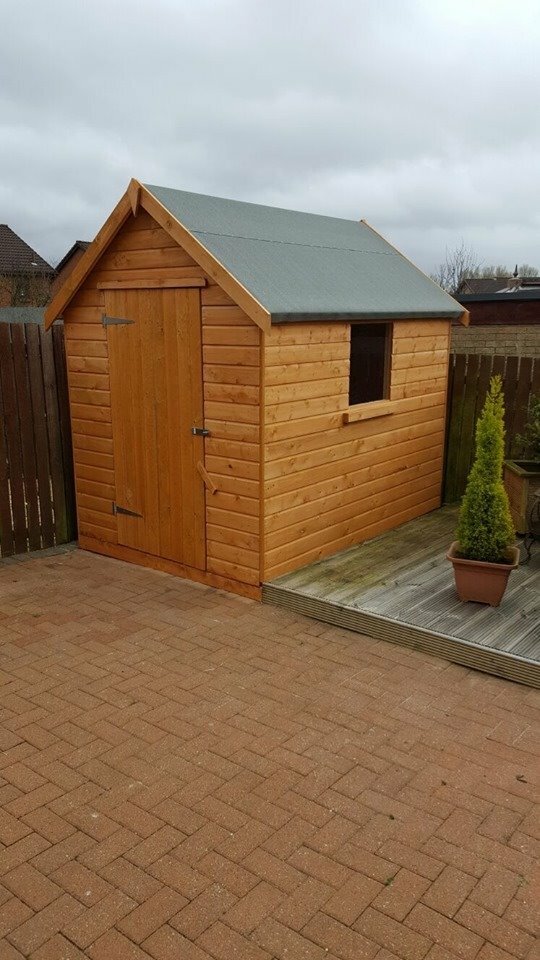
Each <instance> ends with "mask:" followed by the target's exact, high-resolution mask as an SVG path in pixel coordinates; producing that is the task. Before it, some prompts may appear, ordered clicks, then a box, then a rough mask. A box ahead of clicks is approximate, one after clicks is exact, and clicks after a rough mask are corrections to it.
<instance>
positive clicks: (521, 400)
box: [506, 357, 533, 456]
mask: <svg viewBox="0 0 540 960" xmlns="http://www.w3.org/2000/svg"><path fill="white" fill-rule="evenodd" d="M532 366H533V362H532V358H531V357H522V358H521V360H520V363H519V377H518V383H517V390H516V399H515V405H514V416H513V419H512V422H511V423H510V422H507V424H506V431H507V452H508V454H509V456H513V455H514V454H515V453H517V451H516V450H515V449H514V444H513V442H512V441H513V438H515V437H516V436H517V435H518V434H520V433H523V428H524V427H525V422H526V420H527V406H528V403H529V396H530V393H531V385H532Z"/></svg>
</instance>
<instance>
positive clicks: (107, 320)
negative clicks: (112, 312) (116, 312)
mask: <svg viewBox="0 0 540 960" xmlns="http://www.w3.org/2000/svg"><path fill="white" fill-rule="evenodd" d="M101 322H102V324H103V326H104V327H113V326H118V325H119V324H121V323H135V321H134V320H128V319H127V318H126V317H108V316H107V314H106V313H104V314H103V316H102V317H101Z"/></svg>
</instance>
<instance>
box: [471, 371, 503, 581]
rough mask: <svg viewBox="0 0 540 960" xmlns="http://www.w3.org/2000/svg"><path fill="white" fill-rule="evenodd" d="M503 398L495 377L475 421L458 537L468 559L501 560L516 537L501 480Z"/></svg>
mask: <svg viewBox="0 0 540 960" xmlns="http://www.w3.org/2000/svg"><path fill="white" fill-rule="evenodd" d="M503 460H504V397H503V393H502V381H501V378H500V376H496V377H493V378H492V379H491V382H490V386H489V392H488V395H487V397H486V402H485V404H484V409H483V410H482V413H481V414H480V417H479V418H478V422H477V424H476V455H475V460H474V463H473V466H472V468H471V472H470V473H469V479H468V481H467V488H466V490H465V495H464V497H463V501H462V504H461V511H460V515H459V524H458V530H457V536H458V541H459V552H460V555H461V556H463V557H465V558H466V559H467V560H482V561H485V562H490V563H500V562H502V561H504V560H505V558H506V551H507V549H508V547H509V546H510V545H511V544H512V542H513V541H514V538H515V531H514V529H513V526H512V519H511V516H510V506H509V503H508V496H507V493H506V490H505V489H504V486H503V482H502V469H503Z"/></svg>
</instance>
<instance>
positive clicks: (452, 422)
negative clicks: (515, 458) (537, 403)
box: [444, 353, 540, 503]
mask: <svg viewBox="0 0 540 960" xmlns="http://www.w3.org/2000/svg"><path fill="white" fill-rule="evenodd" d="M495 374H500V375H501V377H502V379H503V387H504V400H505V409H506V416H505V421H506V455H507V456H510V455H511V453H512V447H513V444H514V439H515V436H516V434H517V433H520V432H521V431H522V430H523V427H524V424H525V419H526V414H527V405H528V402H529V398H530V396H531V394H536V395H538V396H540V360H538V359H536V360H535V359H532V358H531V357H498V356H474V355H472V354H469V355H468V356H466V355H465V354H462V353H459V354H456V355H455V356H452V357H451V358H450V376H449V381H448V408H447V427H446V458H445V480H444V501H445V503H455V502H456V501H457V500H459V499H460V498H461V497H462V496H463V493H464V492H465V486H466V483H467V476H468V474H469V470H470V468H471V466H472V462H473V458H474V435H475V426H476V420H477V418H478V416H479V414H480V412H481V410H482V407H483V404H484V401H485V399H486V393H487V390H488V387H489V381H490V378H491V377H492V376H494V375H495Z"/></svg>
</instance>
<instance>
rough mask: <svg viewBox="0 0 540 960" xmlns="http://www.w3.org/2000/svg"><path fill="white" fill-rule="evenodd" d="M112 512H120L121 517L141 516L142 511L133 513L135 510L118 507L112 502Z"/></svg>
mask: <svg viewBox="0 0 540 960" xmlns="http://www.w3.org/2000/svg"><path fill="white" fill-rule="evenodd" d="M112 512H113V513H114V514H117V513H120V514H122V516H123V517H142V513H135V510H128V509H127V507H119V506H118V504H117V503H113V506H112Z"/></svg>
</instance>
